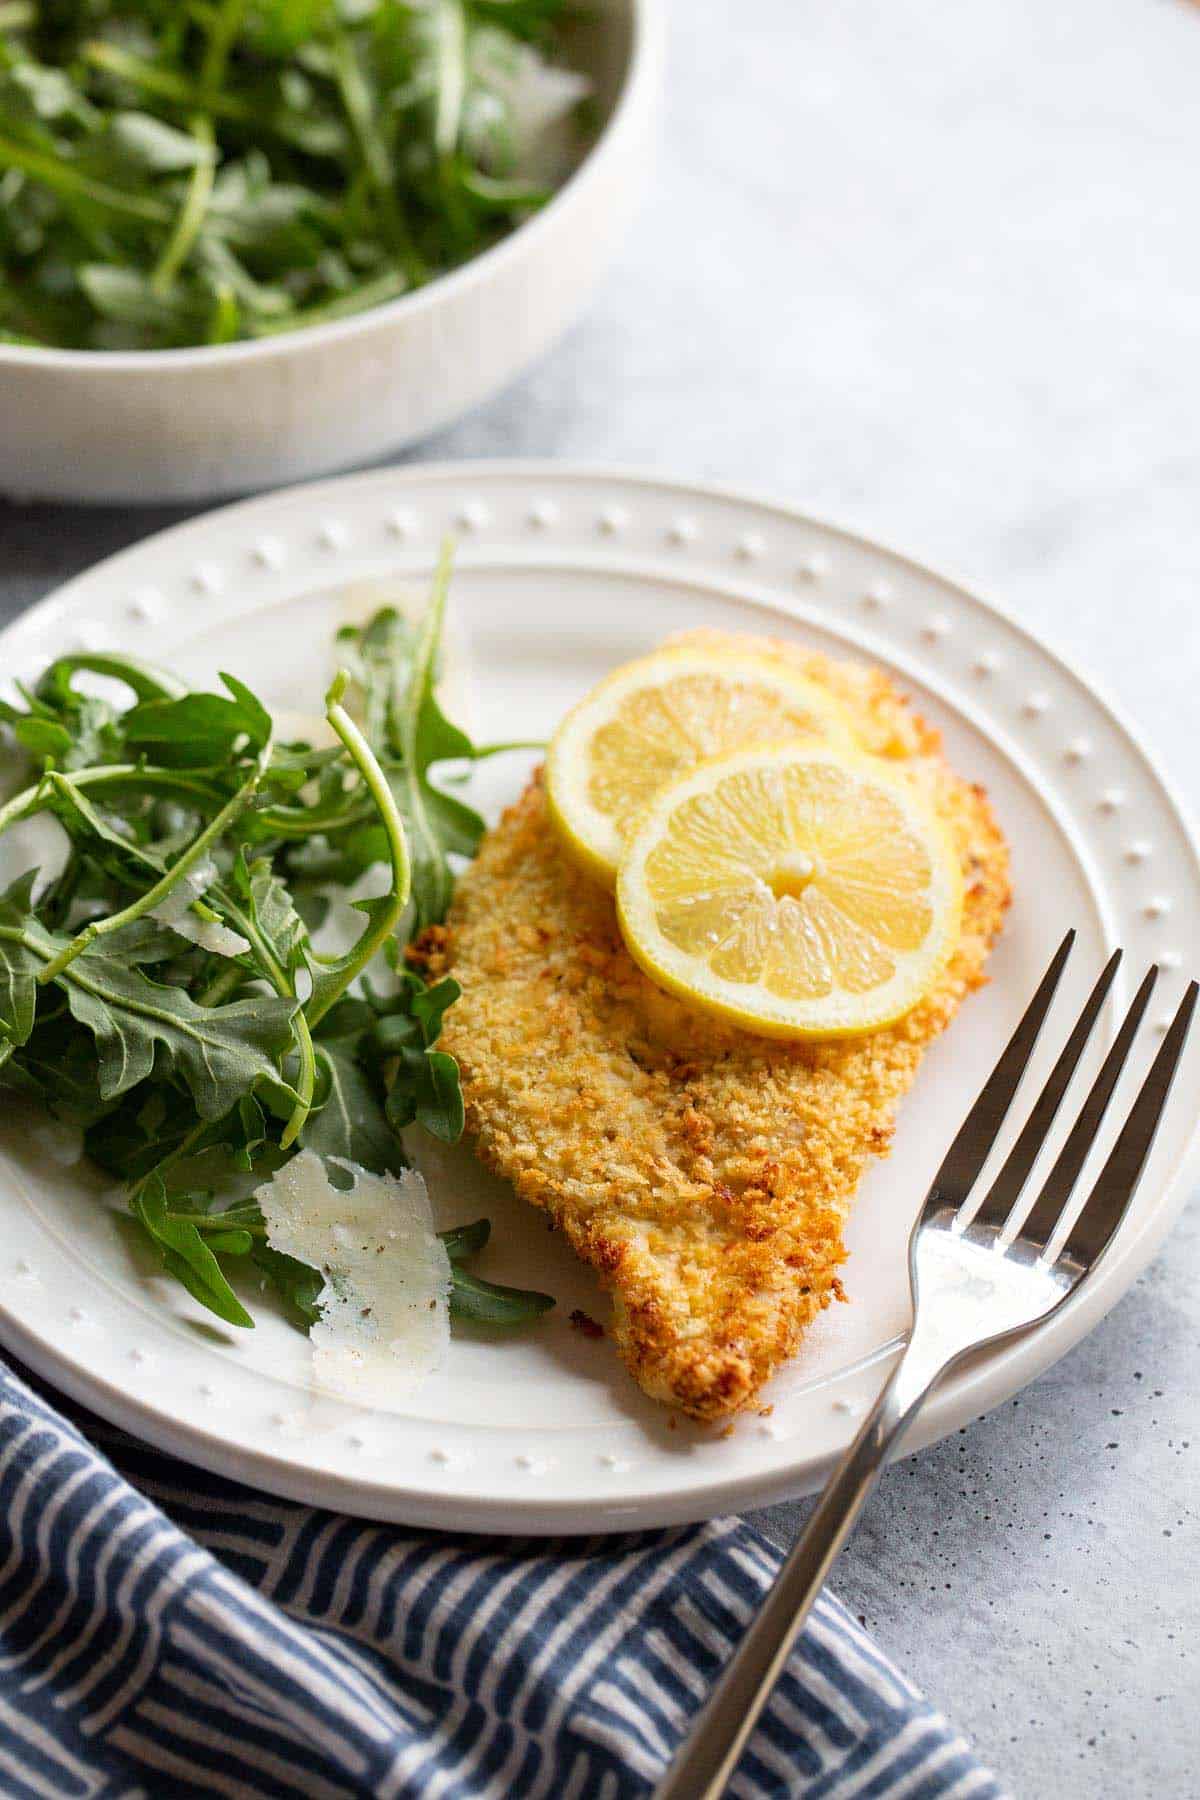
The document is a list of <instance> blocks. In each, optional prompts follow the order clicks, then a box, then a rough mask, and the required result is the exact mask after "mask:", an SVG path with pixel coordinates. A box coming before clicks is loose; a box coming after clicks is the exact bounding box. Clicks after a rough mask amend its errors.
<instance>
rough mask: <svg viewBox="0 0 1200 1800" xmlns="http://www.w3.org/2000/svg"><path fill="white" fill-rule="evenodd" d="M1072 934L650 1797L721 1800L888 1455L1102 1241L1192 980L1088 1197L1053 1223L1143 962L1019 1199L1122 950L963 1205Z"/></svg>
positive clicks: (1096, 1113)
mask: <svg viewBox="0 0 1200 1800" xmlns="http://www.w3.org/2000/svg"><path fill="white" fill-rule="evenodd" d="M1074 940H1075V933H1074V932H1073V931H1072V932H1068V933H1067V936H1066V937H1065V938H1064V940H1063V942H1062V944H1061V945H1060V946H1059V949H1058V952H1057V954H1056V955H1055V957H1054V960H1053V961H1052V962H1051V964H1050V967H1049V968H1048V969H1047V971H1046V973H1045V975H1044V976H1043V977H1042V981H1041V984H1040V985H1039V987H1038V990H1037V993H1036V994H1035V995H1034V997H1033V999H1032V1001H1031V1002H1030V1004H1029V1007H1028V1010H1027V1011H1026V1013H1025V1016H1024V1018H1023V1019H1022V1020H1021V1023H1020V1024H1019V1025H1018V1026H1017V1028H1016V1030H1015V1031H1014V1033H1013V1035H1012V1037H1011V1038H1010V1040H1009V1042H1008V1045H1007V1046H1006V1048H1005V1050H1004V1052H1003V1054H1002V1055H1001V1057H1000V1060H999V1062H998V1063H997V1064H996V1067H995V1068H994V1069H993V1071H992V1073H991V1075H990V1076H989V1077H988V1080H987V1081H986V1083H985V1084H984V1087H983V1090H982V1092H981V1093H980V1095H979V1098H978V1099H977V1100H976V1102H975V1104H974V1106H973V1107H972V1108H971V1110H970V1112H969V1113H968V1114H967V1116H966V1119H965V1120H964V1121H963V1124H962V1126H961V1127H960V1128H959V1131H958V1135H957V1136H956V1137H955V1139H954V1142H953V1143H952V1144H951V1146H950V1148H949V1150H948V1151H947V1152H946V1156H945V1158H944V1160H943V1162H942V1166H941V1168H940V1169H939V1170H938V1172H937V1175H936V1176H935V1177H934V1181H933V1185H932V1187H931V1188H930V1190H929V1193H928V1195H927V1197H926V1200H925V1205H924V1207H923V1208H922V1210H921V1213H920V1216H919V1218H918V1219H917V1222H916V1224H915V1225H914V1226H913V1230H912V1235H911V1237H910V1238H909V1244H908V1272H909V1281H910V1284H911V1288H912V1301H913V1325H912V1331H911V1333H910V1336H909V1339H908V1344H907V1346H906V1348H905V1351H904V1354H903V1355H902V1356H901V1358H900V1361H899V1362H898V1363H897V1364H896V1366H895V1368H894V1369H893V1370H892V1373H891V1375H890V1376H889V1377H888V1380H887V1382H886V1383H885V1385H884V1388H883V1392H882V1393H881V1394H880V1396H879V1398H878V1400H877V1401H876V1402H875V1405H874V1407H873V1409H872V1411H871V1413H870V1416H869V1417H868V1418H867V1420H866V1422H865V1424H864V1425H863V1428H862V1430H861V1431H860V1432H859V1434H858V1436H857V1437H856V1438H855V1440H854V1442H853V1444H852V1445H851V1446H850V1449H849V1450H848V1451H847V1452H846V1455H845V1457H844V1459H843V1461H842V1463H841V1464H840V1466H839V1467H838V1469H837V1470H836V1471H835V1473H834V1474H833V1475H832V1477H831V1478H830V1481H829V1483H828V1486H827V1487H826V1489H825V1491H824V1493H823V1494H822V1496H821V1499H820V1501H819V1502H818V1504H817V1508H816V1511H815V1512H814V1513H813V1515H812V1517H811V1519H810V1520H809V1522H808V1525H807V1527H806V1529H805V1531H804V1534H803V1536H802V1537H801V1538H800V1540H799V1541H798V1543H797V1544H796V1546H795V1548H794V1549H793V1550H792V1552H791V1554H790V1555H789V1557H788V1559H787V1561H786V1562H785V1563H784V1565H783V1568H782V1569H781V1570H780V1572H779V1575H778V1577H777V1578H776V1581H775V1585H774V1586H773V1587H772V1589H771V1591H770V1593H769V1594H768V1595H767V1597H766V1599H765V1600H764V1602H763V1604H762V1607H761V1608H760V1610H759V1613H758V1616H757V1618H755V1619H754V1620H753V1622H752V1623H751V1625H750V1627H749V1629H748V1630H747V1632H746V1635H745V1636H744V1638H743V1639H742V1641H741V1643H740V1644H739V1645H738V1648H737V1650H736V1651H735V1652H734V1654H733V1657H732V1658H731V1660H730V1661H729V1663H728V1664H727V1665H726V1667H725V1669H724V1671H723V1673H722V1674H721V1676H720V1678H719V1680H718V1681H717V1684H716V1686H715V1687H714V1688H713V1690H712V1693H711V1694H710V1695H709V1698H708V1700H707V1701H706V1702H705V1704H704V1706H703V1707H702V1708H701V1711H700V1712H699V1714H698V1715H697V1717H696V1720H695V1722H694V1723H693V1725H692V1728H691V1731H690V1733H689V1735H688V1737H687V1738H686V1739H685V1740H684V1743H683V1744H682V1746H681V1748H680V1750H679V1753H678V1755H677V1757H676V1759H675V1761H674V1763H673V1764H672V1766H671V1767H670V1769H668V1771H667V1773H666V1775H665V1776H664V1777H663V1780H662V1781H661V1782H660V1783H659V1785H658V1787H657V1788H656V1789H655V1792H654V1800H719V1796H720V1795H722V1794H723V1793H724V1792H725V1789H726V1783H727V1782H728V1781H729V1780H730V1778H731V1777H732V1775H733V1772H734V1769H735V1768H736V1766H737V1762H738V1759H739V1757H740V1756H741V1753H742V1751H743V1749H744V1748H745V1745H746V1742H747V1740H748V1739H749V1737H750V1734H751V1732H752V1731H753V1730H754V1726H755V1724H756V1723H757V1720H758V1716H759V1714H760V1712H761V1711H762V1708H763V1706H764V1705H765V1703H766V1701H767V1699H768V1697H769V1695H770V1693H771V1690H772V1688H773V1687H774V1685H775V1682H776V1680H777V1679H778V1677H779V1676H780V1675H781V1674H782V1672H783V1668H784V1665H785V1664H786V1662H787V1659H788V1655H789V1653H790V1651H791V1649H792V1646H793V1644H794V1643H795V1641H796V1639H797V1637H799V1635H800V1632H801V1631H802V1629H803V1627H804V1622H805V1620H806V1619H807V1618H808V1615H809V1612H810V1610H811V1608H812V1605H813V1602H814V1601H815V1600H816V1598H817V1595H818V1594H819V1593H820V1591H821V1587H822V1584H823V1583H824V1580H825V1577H826V1575H827V1574H828V1573H829V1569H830V1567H831V1565H832V1563H833V1561H834V1558H835V1557H836V1556H837V1554H838V1552H839V1550H840V1549H841V1547H842V1545H843V1544H844V1543H845V1541H846V1539H847V1537H848V1536H849V1535H850V1531H851V1528H852V1527H853V1525H854V1521H855V1519H856V1518H857V1517H858V1514H859V1512H860V1511H861V1510H862V1506H863V1503H864V1501H865V1500H866V1498H867V1496H868V1494H870V1492H871V1490H872V1488H873V1487H874V1486H875V1483H876V1481H877V1480H878V1479H879V1475H880V1472H881V1470H882V1468H883V1465H884V1463H885V1462H886V1460H887V1456H888V1453H889V1451H890V1450H891V1449H892V1448H893V1446H894V1445H895V1443H896V1441H897V1440H898V1438H899V1437H900V1436H901V1434H902V1433H903V1432H904V1431H905V1430H906V1428H907V1427H908V1425H909V1424H911V1422H912V1420H913V1418H914V1417H915V1415H916V1412H917V1409H918V1408H919V1407H920V1405H921V1403H922V1401H923V1400H924V1399H925V1397H926V1395H927V1394H928V1393H929V1391H930V1389H931V1388H932V1387H933V1386H934V1385H935V1383H936V1382H938V1381H939V1380H940V1378H941V1377H942V1376H943V1375H944V1374H945V1373H946V1371H947V1370H948V1369H950V1368H952V1367H953V1366H954V1365H955V1364H956V1363H959V1362H961V1361H963V1360H964V1359H965V1358H966V1357H968V1356H969V1355H970V1354H971V1353H972V1352H973V1351H976V1350H978V1349H980V1348H981V1347H982V1346H984V1345H989V1346H990V1345H995V1344H998V1343H1002V1342H1004V1341H1005V1340H1006V1339H1009V1338H1014V1337H1018V1336H1020V1335H1021V1333H1022V1332H1024V1331H1026V1330H1028V1328H1029V1327H1030V1326H1031V1325H1034V1324H1037V1323H1039V1322H1040V1321H1041V1320H1043V1319H1045V1318H1047V1317H1049V1315H1050V1314H1051V1313H1052V1312H1055V1311H1056V1310H1057V1309H1058V1308H1059V1307H1060V1306H1061V1305H1062V1304H1063V1302H1064V1301H1065V1300H1066V1299H1067V1297H1068V1295H1070V1294H1071V1293H1073V1292H1074V1291H1075V1289H1076V1288H1077V1287H1078V1286H1079V1284H1080V1283H1081V1282H1082V1281H1083V1280H1085V1278H1086V1277H1087V1276H1088V1274H1089V1273H1090V1272H1091V1270H1092V1269H1094V1268H1095V1266H1096V1264H1097V1262H1098V1261H1099V1260H1100V1258H1101V1257H1102V1256H1103V1255H1104V1252H1105V1250H1106V1249H1107V1248H1108V1245H1109V1243H1110V1242H1111V1240H1112V1238H1113V1236H1114V1234H1115V1232H1116V1230H1117V1227H1118V1226H1119V1225H1120V1223H1121V1220H1122V1218H1123V1217H1124V1214H1125V1210H1126V1208H1127V1206H1128V1205H1129V1202H1130V1200H1131V1198H1132V1197H1133V1192H1134V1189H1135V1188H1136V1186H1137V1183H1138V1179H1139V1177H1140V1176H1141V1173H1142V1169H1143V1167H1144V1166H1145V1162H1146V1158H1147V1156H1148V1155H1149V1152H1150V1146H1151V1144H1152V1142H1153V1140H1154V1134H1155V1132H1156V1130H1157V1129H1158V1122H1159V1119H1160V1118H1161V1116H1162V1111H1163V1107H1164V1106H1165V1104H1166V1100H1167V1095H1168V1093H1169V1091H1170V1087H1171V1082H1172V1080H1173V1078H1174V1075H1175V1070H1176V1068H1177V1067H1178V1064H1179V1059H1180V1057H1181V1056H1182V1054H1183V1048H1184V1044H1185V1042H1186V1039H1187V1034H1188V1029H1189V1027H1190V1025H1191V1022H1192V1014H1193V1012H1194V1011H1195V1006H1196V996H1197V992H1198V988H1197V983H1196V982H1194V981H1193V982H1192V983H1191V984H1190V986H1189V987H1188V990H1187V992H1186V994H1185V995H1184V997H1183V1000H1182V1001H1181V1003H1180V1006H1179V1009H1178V1011H1177V1012H1176V1014H1175V1017H1174V1019H1173V1021H1172V1023H1171V1025H1170V1027H1169V1029H1168V1031H1167V1034H1166V1036H1165V1038H1164V1039H1163V1043H1162V1046H1161V1048H1160V1049H1159V1051H1158V1054H1157V1056H1156V1057H1155V1058H1154V1062H1153V1064H1152V1066H1151V1068H1150V1071H1149V1073H1148V1074H1147V1076H1146V1078H1145V1080H1144V1082H1143V1083H1142V1086H1141V1089H1140V1091H1139V1093H1138V1095H1137V1098H1136V1099H1135V1100H1134V1102H1133V1105H1132V1107H1131V1108H1130V1111H1129V1116H1128V1117H1127V1119H1126V1121H1125V1124H1124V1125H1123V1127H1122V1128H1121V1131H1120V1134H1119V1136H1118V1137H1117V1140H1116V1143H1115V1144H1114V1146H1113V1149H1112V1151H1111V1153H1110V1155H1109V1157H1108V1160H1107V1161H1106V1162H1105V1164H1104V1166H1103V1168H1102V1169H1101V1171H1100V1174H1099V1176H1098V1177H1097V1179H1096V1182H1095V1185H1094V1186H1093V1188H1092V1190H1091V1193H1090V1194H1089V1195H1088V1198H1087V1200H1086V1202H1085V1203H1084V1205H1083V1207H1082V1208H1081V1209H1080V1210H1079V1212H1078V1214H1077V1216H1076V1218H1075V1219H1074V1221H1073V1222H1072V1223H1071V1224H1070V1226H1069V1228H1068V1229H1067V1230H1066V1231H1065V1233H1064V1232H1063V1231H1062V1230H1061V1229H1060V1228H1061V1227H1062V1225H1063V1223H1064V1220H1065V1219H1066V1217H1067V1209H1068V1203H1069V1201H1070V1198H1071V1194H1072V1192H1073V1190H1074V1188H1075V1185H1076V1183H1077V1181H1078V1179H1079V1176H1080V1173H1081V1171H1082V1169H1083V1165H1084V1163H1085V1161H1086V1160H1087V1156H1088V1152H1089V1151H1090V1149H1091V1147H1092V1144H1093V1143H1094V1141H1095V1138H1096V1133H1097V1131H1098V1130H1099V1127H1100V1124H1101V1121H1102V1120H1103V1118H1104V1114H1105V1112H1106V1111H1107V1108H1108V1103H1109V1101H1110V1100H1111V1098H1112V1094H1113V1090H1114V1088H1115V1087H1116V1085H1117V1080H1118V1078H1119V1076H1120V1074H1121V1071H1122V1069H1123V1068H1124V1066H1125V1063H1126V1060H1127V1059H1128V1056H1129V1051H1130V1048H1131V1046H1132V1044H1133V1040H1134V1038H1135V1036H1136V1035H1137V1031H1138V1027H1139V1026H1140V1024H1141V1022H1142V1016H1143V1014H1144V1013H1145V1010H1146V1007H1147V1004H1148V1003H1149V999H1150V994H1151V991H1152V989H1153V987H1154V982H1155V978H1156V976H1157V974H1158V970H1157V969H1156V968H1152V969H1151V970H1150V971H1149V972H1148V974H1147V975H1146V978H1145V980H1144V981H1143V982H1142V984H1141V986H1140V987H1139V989H1138V991H1137V993H1136V995H1135V996H1134V999H1133V1003H1132V1005H1131V1006H1130V1008H1129V1011H1128V1013H1127V1014H1126V1015H1125V1019H1124V1021H1123V1023H1122V1025H1121V1028H1120V1030H1119V1031H1118V1033H1117V1036H1116V1039H1115V1041H1114V1042H1113V1045H1112V1048H1111V1049H1110V1050H1109V1052H1108V1054H1107V1056H1106V1057H1105V1059H1104V1062H1103V1064H1102V1066H1101V1068H1100V1072H1099V1074H1098V1075H1097V1076H1096V1078H1095V1080H1094V1081H1093V1083H1092V1086H1091V1089H1090V1091H1089V1093H1088V1096H1087V1099H1086V1100H1085V1101H1084V1103H1083V1106H1082V1108H1081V1109H1080V1112H1079V1116H1078V1117H1077V1119H1076V1120H1075V1124H1074V1125H1073V1127H1072V1128H1071V1131H1070V1132H1069V1134H1068V1135H1067V1138H1066V1141H1065V1143H1064V1144H1063V1147H1062V1150H1061V1151H1060V1152H1059V1155H1058V1158H1057V1160H1056V1161H1055V1163H1054V1166H1053V1167H1052V1169H1051V1171H1050V1173H1049V1175H1048V1176H1047V1178H1046V1181H1045V1184H1044V1186H1043V1187H1042V1190H1041V1192H1040V1194H1039V1195H1038V1197H1037V1199H1036V1200H1035V1201H1034V1203H1033V1205H1032V1207H1031V1208H1030V1210H1029V1212H1028V1215H1027V1216H1026V1217H1025V1218H1024V1219H1022V1218H1021V1217H1020V1207H1019V1201H1020V1196H1021V1193H1022V1191H1023V1189H1024V1187H1025V1184H1026V1182H1027V1181H1028V1179H1029V1175H1030V1173H1031V1171H1032V1169H1033V1165H1034V1163H1035V1162H1036V1160H1037V1157H1038V1153H1039V1151H1040V1150H1041V1148H1042V1146H1043V1144H1044V1143H1045V1141H1046V1137H1047V1134H1048V1133H1049V1130H1050V1127H1051V1125H1052V1124H1053V1122H1054V1118H1055V1116H1056V1114H1057V1112H1058V1109H1059V1107H1060V1106H1061V1104H1062V1101H1063V1097H1064V1095H1065V1094H1066V1091H1067V1087H1068V1085H1069V1083H1070V1080H1071V1077H1072V1075H1073V1074H1074V1072H1075V1068H1076V1065H1077V1064H1078V1062H1079V1059H1080V1057H1081V1056H1082V1055H1083V1051H1084V1048H1085V1046H1086V1044H1087V1041H1088V1038H1089V1037H1090V1036H1091V1032H1092V1028H1093V1026H1094V1025H1095V1023H1096V1020H1097V1018H1098V1017H1099V1015H1100V1012H1101V1009H1102V1008H1103V1005H1104V1001H1105V999H1106V997H1107V995H1108V991H1109V988H1110V987H1111V986H1112V983H1113V979H1114V977H1115V976H1116V973H1117V968H1118V965H1119V964H1120V961H1121V952H1120V951H1119V950H1118V951H1116V952H1115V953H1114V955H1113V956H1112V957H1111V958H1110V960H1109V962H1108V964H1107V966H1106V967H1105V969H1104V971H1103V973H1102V974H1101V976H1100V978H1099V980H1098V981H1097V982H1096V985H1095V987H1094V988H1093V989H1092V992H1091V994H1090V995H1089V997H1088V1000H1087V1003H1086V1005H1085V1006H1084V1008H1083V1011H1082V1012H1081V1013H1080V1015H1079V1018H1078V1020H1077V1021H1076V1024H1075V1026H1074V1028H1073V1030H1072V1031H1071V1034H1070V1036H1069V1038H1068V1039H1067V1042H1066V1045H1065V1047H1064V1049H1063V1051H1062V1054H1061V1055H1060V1056H1059V1058H1058V1060H1057V1062H1056V1063H1055V1065H1054V1067H1053V1069H1052V1070H1051V1072H1050V1075H1049V1077H1048V1079H1047V1081H1046V1084H1045V1086H1044V1087H1043V1089H1042V1092H1041V1094H1040V1095H1039V1096H1038V1098H1037V1100H1036V1101H1035V1102H1034V1105H1033V1108H1032V1110H1031V1112H1030V1114H1029V1117H1028V1119H1027V1120H1026V1122H1025V1125H1024V1128H1023V1129H1022V1131H1021V1132H1020V1134H1019V1136H1018V1137H1017V1140H1016V1142H1015V1143H1014V1145H1013V1147H1012V1150H1011V1151H1010V1152H1009V1155H1008V1157H1007V1159H1006V1161H1005V1163H1004V1166H1003V1167H1002V1169H1001V1170H1000V1173H999V1174H998V1175H997V1177H996V1179H995V1181H994V1182H993V1183H992V1185H991V1187H990V1188H989V1190H988V1192H987V1194H986V1196H985V1198H984V1199H983V1201H982V1203H981V1204H980V1205H979V1206H978V1208H977V1209H976V1210H975V1212H974V1213H973V1214H971V1213H970V1209H969V1206H968V1200H969V1197H970V1194H971V1191H972V1189H973V1188H974V1186H975V1183H976V1181H977V1180H978V1178H979V1174H980V1171H981V1170H982V1168H983V1165H984V1163H985V1162H986V1160H987V1157H988V1154H989V1152H990V1151H991V1148H992V1146H993V1144H994V1143H995V1141H996V1136H997V1134H998V1132H999V1130H1000V1127H1001V1125H1002V1124H1003V1123H1004V1120H1005V1118H1006V1116H1007V1114H1008V1110H1009V1108H1010V1106H1011V1105H1012V1101H1013V1097H1014V1095H1015V1094H1016V1091H1017V1088H1018V1086H1019V1084H1020V1081H1021V1077H1022V1075H1023V1074H1024V1073H1025V1069H1026V1067H1027V1065H1028V1063H1029V1059H1030V1057H1031V1055H1032V1053H1033V1047H1034V1045H1035V1043H1036V1042H1037V1038H1038V1034H1039V1032H1040V1031H1041V1028H1042V1025H1043V1023H1044V1021H1045V1018H1046V1015H1047V1013H1048V1012H1049V1010H1050V1004H1051V1001H1052V1000H1053V999H1054V994H1055V990H1056V988H1057V987H1058V983H1059V980H1060V978H1061V976H1062V972H1063V969H1064V968H1065V967H1066V963H1067V958H1068V957H1069V956H1070V953H1071V948H1072V945H1073V943H1074Z"/></svg>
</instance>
